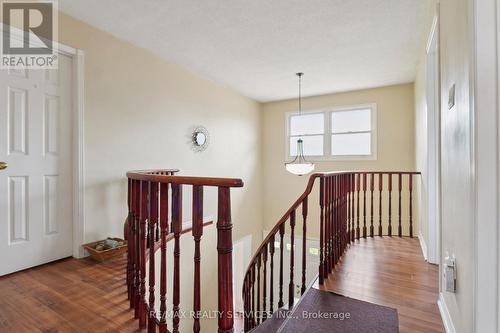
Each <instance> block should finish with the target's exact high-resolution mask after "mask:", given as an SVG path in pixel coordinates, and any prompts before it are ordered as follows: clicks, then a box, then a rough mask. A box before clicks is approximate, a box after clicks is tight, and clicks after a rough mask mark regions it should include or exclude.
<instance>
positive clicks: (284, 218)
mask: <svg viewBox="0 0 500 333" xmlns="http://www.w3.org/2000/svg"><path fill="white" fill-rule="evenodd" d="M352 173H355V174H361V175H362V174H375V175H378V174H386V175H387V174H389V175H395V174H405V175H420V174H421V173H420V172H418V171H354V170H353V171H329V172H315V173H313V174H312V175H311V176H309V181H308V182H307V187H306V190H305V191H304V193H302V195H301V196H300V197H299V198H298V199H297V200H295V202H294V203H293V204H292V206H291V207H290V208H289V209H288V210H287V211H286V213H285V214H283V216H282V217H281V218H280V219H279V220H278V222H277V223H276V224H275V225H274V227H273V228H272V229H271V231H269V233H268V234H267V236H266V238H264V240H263V241H262V243H261V244H260V246H259V247H258V248H257V250H256V251H255V254H254V256H253V257H252V259H251V260H250V263H249V264H248V267H247V270H246V272H245V276H246V275H247V274H248V273H249V271H250V269H251V267H252V264H253V263H254V262H255V260H257V258H258V256H259V254H260V253H261V251H262V250H264V247H265V246H266V244H268V243H269V241H270V240H271V237H272V236H273V235H275V234H276V233H277V232H278V231H279V228H280V226H281V225H282V224H283V223H285V222H286V221H287V220H288V218H289V217H290V214H291V213H292V211H294V210H295V209H297V208H298V207H299V205H300V204H301V203H302V201H304V199H305V198H306V197H307V196H308V195H309V194H311V192H312V189H313V187H314V182H315V181H316V178H321V177H325V176H332V175H346V174H352Z"/></svg>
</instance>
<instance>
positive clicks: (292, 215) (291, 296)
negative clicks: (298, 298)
mask: <svg viewBox="0 0 500 333" xmlns="http://www.w3.org/2000/svg"><path fill="white" fill-rule="evenodd" d="M290 228H291V231H290V243H291V244H290V245H291V249H290V283H289V284H288V307H289V309H291V308H292V307H293V303H294V299H295V297H294V296H295V284H294V282H293V273H294V272H293V271H294V263H295V258H294V251H295V235H294V232H295V210H292V212H291V213H290Z"/></svg>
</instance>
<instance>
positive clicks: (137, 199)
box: [134, 180, 142, 319]
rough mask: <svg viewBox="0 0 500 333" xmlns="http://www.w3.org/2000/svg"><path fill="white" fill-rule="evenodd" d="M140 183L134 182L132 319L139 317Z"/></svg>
mask: <svg viewBox="0 0 500 333" xmlns="http://www.w3.org/2000/svg"><path fill="white" fill-rule="evenodd" d="M141 183H142V182H141V181H139V180H136V181H135V188H136V191H135V193H136V195H135V211H136V214H135V219H134V228H135V232H134V235H135V239H134V250H135V253H134V256H135V297H134V318H135V319H139V315H140V305H139V303H140V298H141V227H140V224H141V223H140V221H141V216H140V214H141V202H142V186H141Z"/></svg>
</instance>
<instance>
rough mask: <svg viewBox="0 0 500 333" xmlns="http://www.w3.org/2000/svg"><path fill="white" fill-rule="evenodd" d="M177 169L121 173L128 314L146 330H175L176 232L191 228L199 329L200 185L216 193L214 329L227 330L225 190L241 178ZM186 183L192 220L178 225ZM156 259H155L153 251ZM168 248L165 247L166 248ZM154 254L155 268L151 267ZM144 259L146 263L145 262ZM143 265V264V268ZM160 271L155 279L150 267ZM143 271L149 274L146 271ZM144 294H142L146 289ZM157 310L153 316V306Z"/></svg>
mask: <svg viewBox="0 0 500 333" xmlns="http://www.w3.org/2000/svg"><path fill="white" fill-rule="evenodd" d="M177 172H178V170H177V169H160V170H138V171H129V172H127V178H128V208H129V215H128V218H127V221H128V222H127V223H126V225H125V233H126V234H127V238H128V239H129V242H128V243H129V251H128V255H127V256H128V262H127V290H128V297H129V299H130V306H131V308H133V309H134V317H135V318H136V319H138V320H139V328H141V329H142V328H147V329H148V333H153V332H156V331H157V330H159V332H160V333H167V332H172V333H178V332H179V324H180V314H181V312H180V311H181V305H182V304H181V288H180V285H181V284H183V283H185V282H187V281H184V280H183V281H181V279H180V271H181V263H180V261H181V244H180V236H181V235H182V234H186V233H191V234H192V236H193V242H194V248H195V255H194V258H193V265H194V274H193V279H192V281H191V283H192V286H193V309H192V310H193V313H195V315H194V317H193V319H194V324H193V332H196V333H198V332H200V330H201V327H200V319H201V318H200V317H199V315H198V314H199V313H200V310H201V296H202V293H201V287H202V285H201V280H202V279H201V266H200V262H201V260H202V259H203V254H202V253H201V248H200V245H201V242H202V236H203V229H204V227H205V226H207V225H209V224H212V223H213V221H208V222H204V221H203V204H204V199H203V192H204V188H205V187H216V188H217V190H218V195H217V224H216V228H217V258H218V264H217V265H218V283H217V287H218V291H219V302H218V312H219V318H218V331H219V332H220V333H230V332H232V331H233V326H234V319H233V317H232V313H233V293H232V281H233V272H232V254H231V252H232V247H233V241H232V222H231V194H230V190H231V188H233V187H242V186H243V181H242V180H241V179H235V178H213V177H188V176H177V175H175V174H176V173H177ZM185 187H192V203H191V208H192V224H191V226H188V227H183V223H182V221H183V208H184V205H183V197H184V195H183V188H185ZM169 241H173V243H174V246H173V251H172V253H171V256H172V257H173V271H172V273H173V277H172V284H173V287H172V295H171V302H172V323H171V324H172V327H171V330H169V329H167V324H168V323H167V320H166V315H167V273H168V272H167V247H166V244H167V243H168V242H169ZM157 250H158V251H159V252H160V258H155V252H156V251H157ZM168 252H169V253H170V251H168ZM158 259H159V265H158V266H159V267H158V268H157V267H156V263H157V260H158ZM148 263H149V265H148ZM148 266H149V267H148ZM158 269H159V270H160V277H159V280H158V279H157V278H156V273H155V272H156V271H157V270H158ZM146 271H149V274H148V275H147V276H146ZM155 291H159V295H160V297H159V298H160V306H159V308H158V309H157V308H155V304H156V302H155V296H156V295H155ZM147 293H149V297H147V298H146V294H147ZM157 310H158V311H159V312H158V314H159V315H157V312H156V311H157Z"/></svg>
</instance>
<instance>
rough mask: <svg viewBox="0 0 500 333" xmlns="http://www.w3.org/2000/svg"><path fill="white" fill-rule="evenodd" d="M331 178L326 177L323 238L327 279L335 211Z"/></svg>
mask: <svg viewBox="0 0 500 333" xmlns="http://www.w3.org/2000/svg"><path fill="white" fill-rule="evenodd" d="M330 196H331V177H326V178H325V237H324V238H323V241H324V243H325V253H324V261H325V264H324V265H323V276H325V277H327V276H328V268H329V267H330V260H331V251H330V250H331V248H330V245H331V231H330V229H331V226H332V223H331V220H332V214H331V212H332V211H333V209H332V207H331V206H332V205H331V200H330Z"/></svg>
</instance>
